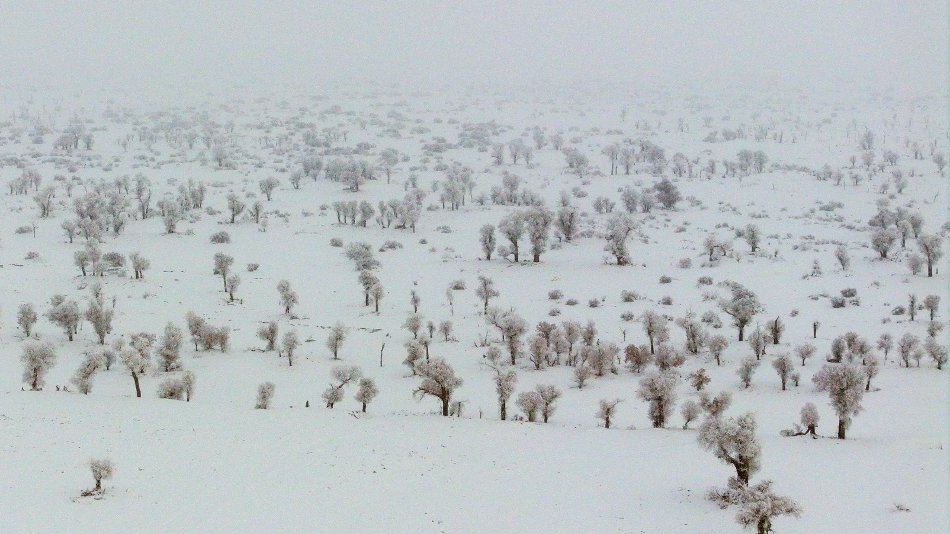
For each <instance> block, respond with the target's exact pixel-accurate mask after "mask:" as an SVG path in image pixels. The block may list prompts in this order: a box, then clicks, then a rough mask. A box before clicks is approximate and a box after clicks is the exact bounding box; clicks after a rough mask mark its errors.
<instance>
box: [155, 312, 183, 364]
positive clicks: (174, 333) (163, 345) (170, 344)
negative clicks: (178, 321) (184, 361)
mask: <svg viewBox="0 0 950 534" xmlns="http://www.w3.org/2000/svg"><path fill="white" fill-rule="evenodd" d="M182 340H183V335H182V331H181V328H178V327H177V326H175V325H174V323H168V324H166V325H165V332H164V333H163V334H162V339H161V341H160V342H159V344H158V349H156V351H155V355H156V356H157V357H158V364H159V366H160V367H161V368H162V370H163V371H165V372H166V373H167V372H169V371H175V370H177V369H181V344H182Z"/></svg>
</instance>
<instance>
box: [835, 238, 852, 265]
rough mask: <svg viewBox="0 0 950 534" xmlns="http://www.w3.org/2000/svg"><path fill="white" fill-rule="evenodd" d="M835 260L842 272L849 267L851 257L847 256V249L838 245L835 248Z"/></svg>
mask: <svg viewBox="0 0 950 534" xmlns="http://www.w3.org/2000/svg"><path fill="white" fill-rule="evenodd" d="M835 260H837V261H838V264H839V265H841V270H842V271H847V270H848V267H849V266H850V265H851V256H850V255H848V247H846V246H844V245H843V244H842V245H838V246H837V247H835Z"/></svg>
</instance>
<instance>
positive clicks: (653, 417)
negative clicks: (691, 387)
mask: <svg viewBox="0 0 950 534" xmlns="http://www.w3.org/2000/svg"><path fill="white" fill-rule="evenodd" d="M678 384H679V376H678V375H677V374H676V372H675V371H654V372H653V373H650V374H649V375H647V376H645V377H644V378H642V379H641V380H640V388H639V389H638V390H637V395H638V396H639V397H640V398H641V399H643V400H644V401H646V402H648V403H650V409H649V416H650V421H651V422H652V423H653V428H664V427H665V426H666V420H667V419H669V417H670V415H671V414H672V413H673V408H674V406H675V404H676V386H677V385H678Z"/></svg>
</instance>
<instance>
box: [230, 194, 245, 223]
mask: <svg viewBox="0 0 950 534" xmlns="http://www.w3.org/2000/svg"><path fill="white" fill-rule="evenodd" d="M227 202H228V212H229V213H230V214H231V224H234V222H235V221H236V220H237V218H238V215H240V214H241V213H243V212H244V209H245V208H246V207H247V204H245V203H244V202H242V201H241V199H239V198H238V196H237V195H235V194H234V193H228V196H227Z"/></svg>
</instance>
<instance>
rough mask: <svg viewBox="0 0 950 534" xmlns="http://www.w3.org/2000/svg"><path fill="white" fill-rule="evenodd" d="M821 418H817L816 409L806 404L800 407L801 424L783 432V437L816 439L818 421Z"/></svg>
mask: <svg viewBox="0 0 950 534" xmlns="http://www.w3.org/2000/svg"><path fill="white" fill-rule="evenodd" d="M820 419H821V418H820V417H819V416H818V408H816V407H815V405H814V404H812V403H810V402H806V403H805V405H804V406H802V411H801V424H800V425H799V424H796V425H794V426H793V427H792V429H791V430H783V431H782V435H783V436H786V437H788V436H807V435H811V437H812V439H818V432H817V429H818V421H819V420H820Z"/></svg>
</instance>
